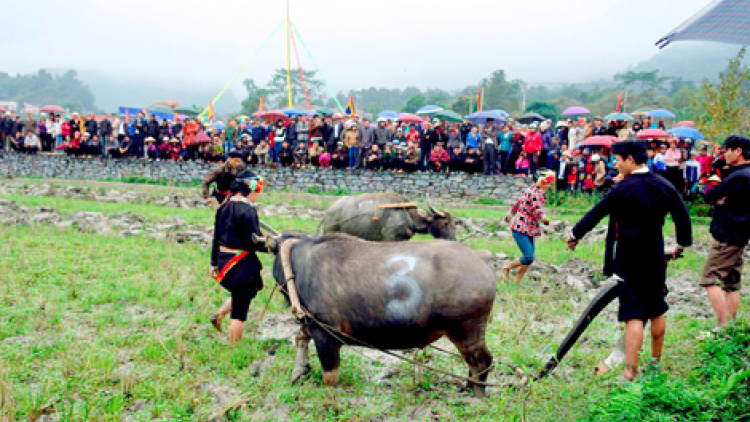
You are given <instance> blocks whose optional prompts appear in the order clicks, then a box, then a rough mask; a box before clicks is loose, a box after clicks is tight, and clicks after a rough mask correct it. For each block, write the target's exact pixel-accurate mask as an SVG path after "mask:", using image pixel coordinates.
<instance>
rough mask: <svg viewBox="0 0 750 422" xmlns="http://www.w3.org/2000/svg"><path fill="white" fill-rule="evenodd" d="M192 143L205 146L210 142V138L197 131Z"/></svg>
mask: <svg viewBox="0 0 750 422" xmlns="http://www.w3.org/2000/svg"><path fill="white" fill-rule="evenodd" d="M193 141H194V142H197V143H199V144H205V143H208V142H211V137H209V136H208V135H206V132H204V131H203V130H199V131H198V133H196V134H195V139H193Z"/></svg>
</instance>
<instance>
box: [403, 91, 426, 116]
mask: <svg viewBox="0 0 750 422" xmlns="http://www.w3.org/2000/svg"><path fill="white" fill-rule="evenodd" d="M426 105H427V100H426V99H425V98H424V96H423V95H422V94H417V95H414V96H413V97H411V98H409V99H408V100H407V101H406V105H405V106H404V107H403V108H402V109H401V111H404V112H407V113H415V112H416V111H417V110H419V109H420V108H422V107H424V106H426Z"/></svg>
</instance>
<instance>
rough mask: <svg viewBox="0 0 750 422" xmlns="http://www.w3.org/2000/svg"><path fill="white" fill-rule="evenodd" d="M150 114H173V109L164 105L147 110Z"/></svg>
mask: <svg viewBox="0 0 750 422" xmlns="http://www.w3.org/2000/svg"><path fill="white" fill-rule="evenodd" d="M148 111H150V112H151V113H164V114H173V113H174V109H173V108H172V107H167V106H165V105H155V106H153V107H151V108H149V109H148Z"/></svg>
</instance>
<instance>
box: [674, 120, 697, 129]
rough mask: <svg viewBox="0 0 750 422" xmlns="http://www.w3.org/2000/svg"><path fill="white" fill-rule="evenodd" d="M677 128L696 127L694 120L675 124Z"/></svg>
mask: <svg viewBox="0 0 750 422" xmlns="http://www.w3.org/2000/svg"><path fill="white" fill-rule="evenodd" d="M675 126H689V127H695V122H694V121H692V120H683V121H681V122H678V123H676V124H675Z"/></svg>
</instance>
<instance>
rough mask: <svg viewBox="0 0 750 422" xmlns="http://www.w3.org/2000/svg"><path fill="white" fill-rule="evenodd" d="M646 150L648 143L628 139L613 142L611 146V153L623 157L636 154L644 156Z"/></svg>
mask: <svg viewBox="0 0 750 422" xmlns="http://www.w3.org/2000/svg"><path fill="white" fill-rule="evenodd" d="M647 149H648V142H646V141H638V140H635V139H632V140H631V139H629V140H627V141H621V142H615V143H613V144H612V153H613V154H617V155H621V156H623V157H625V156H631V155H636V154H645V153H646V150H647Z"/></svg>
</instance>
